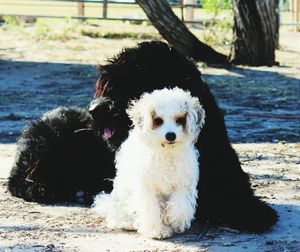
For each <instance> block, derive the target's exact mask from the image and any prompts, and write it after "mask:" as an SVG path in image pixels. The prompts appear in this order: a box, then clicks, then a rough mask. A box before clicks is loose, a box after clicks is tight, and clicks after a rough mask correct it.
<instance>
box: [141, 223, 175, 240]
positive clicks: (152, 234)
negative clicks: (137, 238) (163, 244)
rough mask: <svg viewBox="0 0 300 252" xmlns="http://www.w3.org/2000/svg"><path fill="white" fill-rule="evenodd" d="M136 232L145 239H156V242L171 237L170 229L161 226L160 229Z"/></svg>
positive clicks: (171, 231)
mask: <svg viewBox="0 0 300 252" xmlns="http://www.w3.org/2000/svg"><path fill="white" fill-rule="evenodd" d="M138 232H139V233H140V234H141V235H143V236H145V237H147V238H151V239H158V240H161V239H166V238H169V237H171V236H172V235H173V230H172V228H170V227H168V226H162V227H161V228H158V229H148V230H147V229H139V230H138Z"/></svg>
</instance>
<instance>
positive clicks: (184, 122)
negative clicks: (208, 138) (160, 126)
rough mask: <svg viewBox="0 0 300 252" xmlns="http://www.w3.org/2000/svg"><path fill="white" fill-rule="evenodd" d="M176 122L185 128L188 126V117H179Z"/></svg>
mask: <svg viewBox="0 0 300 252" xmlns="http://www.w3.org/2000/svg"><path fill="white" fill-rule="evenodd" d="M175 122H176V124H177V125H182V126H184V125H185V124H186V115H184V116H181V117H177V118H176V120H175Z"/></svg>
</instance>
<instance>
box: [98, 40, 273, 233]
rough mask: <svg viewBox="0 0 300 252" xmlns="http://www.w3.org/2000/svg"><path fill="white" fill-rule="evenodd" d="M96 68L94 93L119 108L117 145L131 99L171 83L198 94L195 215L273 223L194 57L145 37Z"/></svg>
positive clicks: (245, 225) (242, 224)
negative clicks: (201, 112) (201, 114)
mask: <svg viewBox="0 0 300 252" xmlns="http://www.w3.org/2000/svg"><path fill="white" fill-rule="evenodd" d="M99 68H100V71H101V76H100V78H99V79H98V82H97V85H96V96H105V97H109V98H110V99H111V100H112V101H114V105H115V107H116V109H117V110H118V116H116V117H115V120H116V121H118V124H116V125H117V128H116V131H115V132H116V133H115V135H116V136H117V137H116V139H112V140H113V142H112V145H114V146H115V147H116V148H117V147H118V146H119V144H120V143H121V142H122V141H123V140H124V138H125V137H126V133H127V131H128V129H129V125H130V122H129V121H128V119H127V118H126V119H124V118H125V116H126V115H125V109H126V107H127V103H128V101H129V100H130V99H134V98H138V97H139V96H140V95H141V94H142V93H143V92H151V91H153V90H154V89H162V88H164V87H171V88H172V87H175V86H178V87H180V88H182V89H185V90H190V91H191V94H192V95H193V96H196V97H198V98H199V99H200V101H201V103H202V104H203V107H204V109H205V111H206V122H205V126H204V128H203V130H202V131H201V135H200V137H199V141H198V143H197V148H198V150H199V152H200V174H201V175H200V183H199V188H198V189H199V199H198V210H197V216H196V217H197V220H199V221H209V222H213V223H216V224H220V223H221V224H225V225H228V226H230V227H233V228H237V229H240V230H247V231H251V232H262V231H265V230H267V229H268V228H270V227H271V226H272V225H274V223H276V221H277V214H276V212H275V211H274V210H273V209H272V208H271V207H269V206H268V205H266V204H265V203H264V202H262V201H261V200H260V199H259V198H257V197H255V196H254V194H253V191H252V189H251V186H250V182H249V176H248V175H247V174H246V173H244V172H243V170H242V168H241V166H240V162H239V159H238V156H237V154H236V153H235V151H234V149H233V148H232V147H231V144H230V142H229V139H228V136H227V131H226V127H225V123H224V117H223V114H222V113H221V111H220V109H219V107H218V105H217V103H216V101H215V99H214V96H213V95H212V94H211V92H210V90H209V87H208V86H207V85H206V84H205V83H203V82H202V79H201V74H200V72H199V71H198V69H197V67H196V66H195V65H194V63H193V62H191V61H189V60H188V59H186V58H185V57H183V56H182V55H180V54H179V53H178V52H177V51H176V50H175V49H173V48H170V47H169V46H168V45H167V44H165V43H162V42H146V43H141V44H139V45H138V46H137V47H135V48H131V49H125V50H124V51H122V52H121V53H120V54H119V55H117V56H116V57H114V58H112V59H111V60H110V61H109V62H108V64H106V65H103V66H100V67H99ZM118 140H119V141H118Z"/></svg>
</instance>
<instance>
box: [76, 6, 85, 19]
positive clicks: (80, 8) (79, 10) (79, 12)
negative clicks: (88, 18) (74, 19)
mask: <svg viewBox="0 0 300 252" xmlns="http://www.w3.org/2000/svg"><path fill="white" fill-rule="evenodd" d="M77 15H78V16H79V17H84V2H77ZM81 20H83V19H81Z"/></svg>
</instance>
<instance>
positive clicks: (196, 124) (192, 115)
mask: <svg viewBox="0 0 300 252" xmlns="http://www.w3.org/2000/svg"><path fill="white" fill-rule="evenodd" d="M188 107H189V108H188V118H189V128H190V131H191V133H192V134H193V136H194V142H196V141H197V139H198V135H199V133H200V130H201V129H202V127H203V126H204V123H205V110H204V109H203V107H202V106H201V104H200V101H199V99H198V98H196V97H192V99H191V100H190V102H189V104H188Z"/></svg>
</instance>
